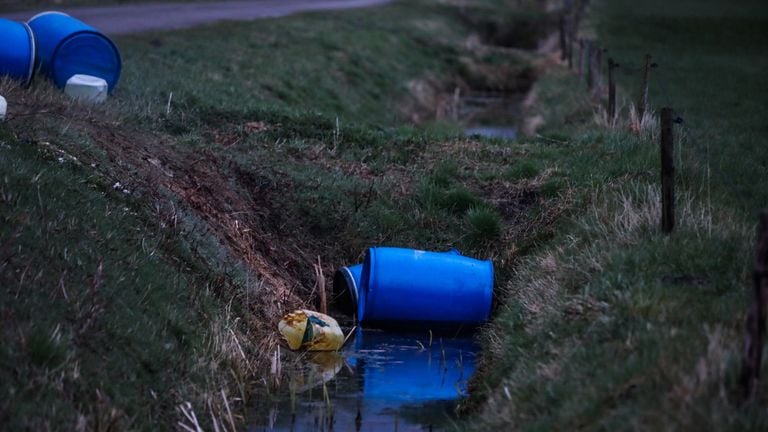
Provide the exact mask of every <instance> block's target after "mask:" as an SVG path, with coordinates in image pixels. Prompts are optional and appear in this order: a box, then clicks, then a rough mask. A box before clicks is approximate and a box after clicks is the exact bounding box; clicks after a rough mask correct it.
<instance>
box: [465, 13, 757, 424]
mask: <svg viewBox="0 0 768 432" xmlns="http://www.w3.org/2000/svg"><path fill="white" fill-rule="evenodd" d="M668 6H669V7H668ZM742 6H743V7H742ZM766 20H768V9H766V8H765V6H764V5H762V4H758V3H757V2H748V3H747V4H745V5H740V6H739V7H738V8H736V7H727V6H725V5H723V4H722V2H715V1H711V2H680V3H679V4H675V5H673V6H670V5H666V4H665V5H662V4H661V3H660V2H644V3H642V4H639V3H636V2H625V1H615V2H597V3H596V4H595V5H594V8H593V10H592V11H591V22H592V23H593V25H594V26H595V29H596V31H597V34H598V37H599V39H600V41H601V43H604V44H605V45H606V46H607V47H608V49H609V53H610V54H611V56H613V57H614V58H615V59H617V61H618V62H619V63H621V64H622V68H624V72H622V76H621V79H620V82H622V84H623V86H624V89H625V90H627V92H628V93H629V98H628V99H629V100H634V99H635V97H634V92H633V90H634V89H635V88H638V89H639V73H637V72H634V73H633V71H634V66H639V64H640V61H641V59H642V56H643V55H644V54H645V53H646V52H649V53H651V54H652V55H653V58H654V60H655V61H657V62H658V63H659V67H658V68H657V69H654V71H653V72H652V75H651V76H652V78H651V89H652V92H651V100H652V101H653V106H654V107H655V108H658V107H660V106H663V105H669V106H672V107H673V108H675V110H676V111H677V113H678V114H679V115H680V116H681V117H683V119H684V123H683V125H682V126H678V127H677V135H676V139H677V144H676V145H678V153H677V154H676V164H677V169H678V171H677V173H678V176H677V185H676V187H677V191H678V192H677V194H678V195H677V208H678V210H677V220H678V226H677V228H676V230H675V232H674V233H673V234H671V235H668V236H664V235H662V234H660V232H659V231H660V229H659V223H660V222H659V220H660V208H659V186H658V179H659V174H658V144H657V141H656V140H657V136H658V126H657V122H656V120H655V116H650V117H648V118H647V119H646V120H645V121H644V122H643V123H642V125H641V126H640V127H638V124H637V122H636V121H634V122H633V121H632V119H631V116H630V113H629V112H628V111H627V110H626V109H625V110H623V111H622V113H621V114H620V117H619V120H618V122H617V123H616V124H608V123H607V122H605V121H604V116H602V115H601V113H600V110H601V108H594V107H595V105H594V103H593V102H592V101H589V100H588V99H585V98H584V97H583V95H584V90H583V88H584V85H583V84H582V83H581V82H579V81H580V80H577V79H576V77H574V76H572V75H571V74H569V73H567V72H566V71H558V70H557V69H554V70H552V71H550V73H549V74H548V75H547V76H545V77H542V79H541V80H539V82H538V84H537V86H536V87H535V88H534V91H535V92H536V93H537V95H538V98H537V103H536V104H535V105H534V106H533V108H532V109H533V110H534V111H537V114H538V115H540V116H541V117H542V118H544V119H546V125H545V126H544V128H543V129H542V130H541V132H540V134H541V135H542V137H543V142H542V144H543V143H546V144H545V145H546V146H548V147H566V146H567V147H568V148H569V152H568V153H563V154H561V157H560V158H559V159H558V160H559V162H560V163H561V164H562V165H563V166H565V167H566V168H565V169H564V172H565V173H566V175H567V178H568V181H569V182H570V184H571V185H572V186H575V187H576V188H577V189H578V190H579V191H580V192H579V193H578V194H577V195H578V197H579V198H578V201H577V205H576V208H577V209H579V210H578V211H576V212H574V213H573V214H572V216H571V218H570V219H569V220H567V221H564V222H563V223H562V224H561V225H560V226H559V227H558V229H557V231H556V233H555V236H554V238H553V240H552V241H551V242H549V243H548V246H547V247H546V248H542V249H540V250H538V251H537V252H536V253H535V254H533V255H531V256H530V257H529V258H528V259H527V260H526V261H525V262H524V263H523V264H522V265H521V266H519V267H518V268H517V269H516V272H515V276H514V277H513V278H512V280H511V281H510V282H509V283H508V284H507V286H506V291H507V293H508V300H507V302H506V304H505V305H504V306H503V307H502V309H501V310H502V312H501V313H500V314H499V316H498V317H497V318H496V319H495V321H494V323H493V324H492V325H491V326H490V328H489V329H488V331H487V332H486V345H485V346H486V349H487V350H488V352H489V353H490V356H489V358H487V359H486V369H485V375H484V376H485V377H486V380H485V381H483V382H479V383H477V387H478V393H479V394H484V395H485V396H487V397H488V399H487V402H486V404H485V405H484V408H483V409H482V412H481V413H480V414H479V415H477V417H476V418H475V420H474V421H473V422H471V424H470V425H468V428H470V429H474V430H489V429H491V428H496V429H512V428H514V429H524V430H542V429H543V430H551V429H562V428H569V429H570V428H577V429H590V430H592V429H608V430H636V429H640V430H667V429H669V430H679V429H684V430H697V429H705V430H763V429H765V428H766V425H767V423H768V416H766V413H765V410H763V409H762V408H761V406H762V405H763V404H764V403H765V400H764V396H760V397H758V400H757V401H756V402H754V403H751V404H750V403H744V401H743V398H742V397H741V394H740V388H739V386H738V382H737V377H738V373H739V368H740V360H741V350H742V341H743V334H744V333H743V332H744V317H745V313H746V310H747V296H746V293H747V292H748V287H749V286H750V277H749V274H750V273H749V272H750V271H751V259H752V258H751V256H752V253H753V247H754V245H753V242H754V239H753V230H754V223H755V220H754V218H753V216H752V210H753V209H755V208H759V207H761V206H764V205H765V203H766V202H768V200H766V196H765V191H766V188H765V182H764V181H763V180H762V177H764V173H765V160H766V159H765V158H766V157H767V156H768V153H766V151H765V149H764V148H758V147H756V143H758V142H762V141H764V139H765V136H766V131H765V129H764V128H763V127H762V124H763V122H762V121H761V120H760V118H762V117H764V116H765V107H763V106H759V105H760V101H761V100H763V99H764V98H761V97H760V96H759V95H763V94H765V89H766V88H768V86H765V85H764V84H765V78H764V76H763V74H762V72H760V71H761V70H762V69H761V66H760V65H762V64H764V63H765V58H764V56H760V55H758V54H757V52H758V51H759V50H760V49H761V47H762V46H763V45H764V39H765V36H766V33H765V32H764V31H763V30H761V29H762V28H764V26H765V23H766ZM715 35H717V36H715ZM633 65H634V66H633ZM630 103H631V102H628V101H625V103H624V104H625V106H629V104H630ZM662 104H663V105H662ZM745 155H749V156H746V157H745ZM726 179H730V183H732V184H731V185H729V184H727V183H728V182H729V181H728V180H726ZM491 365H493V366H491ZM765 386H766V384H765V382H764V381H763V383H762V384H761V385H760V387H761V390H760V391H759V394H760V395H764V394H765Z"/></svg>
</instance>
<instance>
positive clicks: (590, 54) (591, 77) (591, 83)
mask: <svg viewBox="0 0 768 432" xmlns="http://www.w3.org/2000/svg"><path fill="white" fill-rule="evenodd" d="M586 43H587V90H589V91H590V92H591V91H592V88H594V87H595V74H594V72H593V70H592V63H593V62H594V57H595V53H594V51H595V50H594V47H593V43H592V41H591V40H587V42H586Z"/></svg>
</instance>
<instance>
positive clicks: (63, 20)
mask: <svg viewBox="0 0 768 432" xmlns="http://www.w3.org/2000/svg"><path fill="white" fill-rule="evenodd" d="M29 26H30V27H31V28H32V31H33V32H34V33H35V43H36V46H37V55H38V58H39V63H40V71H41V72H42V73H43V74H45V75H46V76H48V77H49V78H51V79H52V80H53V82H54V83H55V84H56V85H57V86H58V87H61V88H64V86H66V84H67V81H68V80H69V79H70V78H72V76H74V75H90V76H94V77H97V78H101V79H103V80H104V81H106V82H107V85H108V91H109V92H111V91H112V90H114V88H115V86H117V82H118V80H119V79H120V70H121V68H122V61H121V60H120V52H119V51H118V49H117V46H115V44H114V43H113V42H112V41H111V40H110V39H109V38H108V37H106V36H104V35H103V34H102V33H100V32H99V31H98V30H96V29H95V28H93V27H91V26H89V25H87V24H85V23H83V22H82V21H79V20H77V19H75V18H72V17H71V16H69V15H67V14H65V13H62V12H43V13H41V14H38V15H35V16H34V17H32V19H30V20H29Z"/></svg>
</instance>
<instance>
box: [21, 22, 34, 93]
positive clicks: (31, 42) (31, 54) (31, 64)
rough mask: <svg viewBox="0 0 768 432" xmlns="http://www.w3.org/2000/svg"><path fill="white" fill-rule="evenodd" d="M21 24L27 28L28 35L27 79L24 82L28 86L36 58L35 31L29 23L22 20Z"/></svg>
mask: <svg viewBox="0 0 768 432" xmlns="http://www.w3.org/2000/svg"><path fill="white" fill-rule="evenodd" d="M21 25H23V26H24V29H26V30H27V34H28V35H29V72H28V73H27V79H26V81H25V82H24V86H25V87H29V85H30V84H32V77H34V75H35V60H36V59H37V51H36V50H37V46H36V45H37V44H36V43H35V32H33V31H32V27H30V26H29V24H27V23H25V22H23V23H21Z"/></svg>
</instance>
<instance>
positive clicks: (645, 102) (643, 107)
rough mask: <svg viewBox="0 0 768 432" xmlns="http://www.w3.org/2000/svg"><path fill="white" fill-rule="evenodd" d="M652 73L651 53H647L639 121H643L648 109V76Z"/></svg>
mask: <svg viewBox="0 0 768 432" xmlns="http://www.w3.org/2000/svg"><path fill="white" fill-rule="evenodd" d="M650 73H651V55H650V54H646V55H645V66H644V67H643V84H642V87H641V88H640V101H639V102H638V104H637V113H638V114H639V116H638V118H639V121H640V122H642V121H643V115H645V113H646V112H647V111H648V78H649V77H648V76H649V75H650Z"/></svg>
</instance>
